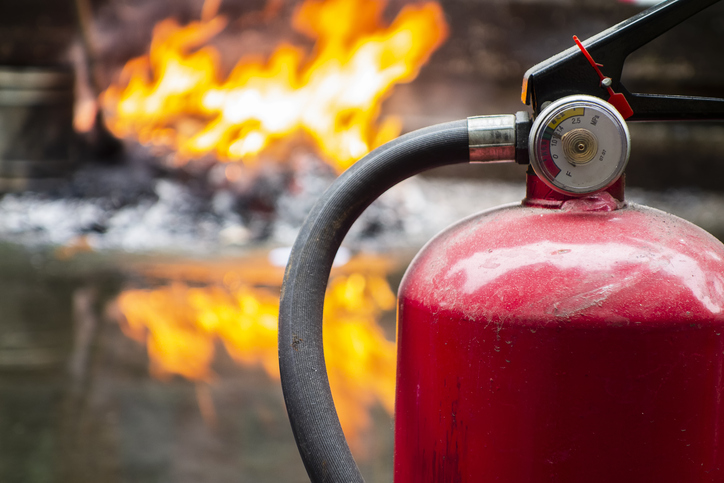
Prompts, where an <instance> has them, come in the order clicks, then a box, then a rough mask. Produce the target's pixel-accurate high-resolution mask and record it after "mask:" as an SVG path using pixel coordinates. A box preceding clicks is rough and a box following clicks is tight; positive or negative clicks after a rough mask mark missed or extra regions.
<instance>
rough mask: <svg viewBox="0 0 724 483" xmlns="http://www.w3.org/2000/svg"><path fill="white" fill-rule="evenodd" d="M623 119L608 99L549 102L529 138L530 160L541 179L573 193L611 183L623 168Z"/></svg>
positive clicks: (575, 98)
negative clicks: (606, 100)
mask: <svg viewBox="0 0 724 483" xmlns="http://www.w3.org/2000/svg"><path fill="white" fill-rule="evenodd" d="M629 139H630V137H629V132H628V127H627V126H626V121H624V119H623V117H621V115H620V114H619V113H618V111H616V109H615V108H614V107H613V106H611V105H610V104H608V103H607V102H605V101H603V100H601V99H599V98H597V97H592V96H583V95H579V96H571V97H565V98H563V99H559V100H558V101H556V102H554V103H553V104H551V105H550V106H548V107H547V108H546V109H545V110H544V111H543V112H542V113H541V114H540V115H539V116H538V118H537V119H536V121H535V123H534V124H533V127H532V129H531V136H530V140H529V143H530V145H529V151H530V158H531V159H530V161H531V165H532V166H533V169H534V170H535V172H536V174H537V175H538V177H540V178H541V179H542V180H543V182H545V183H546V184H547V185H548V186H550V187H551V188H553V189H554V190H556V191H559V192H561V193H565V194H571V195H584V194H587V193H593V192H596V191H600V190H602V189H605V188H607V187H608V186H610V185H611V184H612V183H613V182H614V181H616V179H618V177H619V176H621V174H622V173H623V171H624V169H625V168H626V163H627V162H628V158H629V153H630V144H629Z"/></svg>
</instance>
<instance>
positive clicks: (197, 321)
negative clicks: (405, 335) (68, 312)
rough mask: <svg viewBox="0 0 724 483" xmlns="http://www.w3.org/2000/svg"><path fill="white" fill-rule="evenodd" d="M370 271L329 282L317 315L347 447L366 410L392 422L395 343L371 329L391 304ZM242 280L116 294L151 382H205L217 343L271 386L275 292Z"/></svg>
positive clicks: (233, 277)
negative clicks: (376, 409) (143, 348)
mask: <svg viewBox="0 0 724 483" xmlns="http://www.w3.org/2000/svg"><path fill="white" fill-rule="evenodd" d="M351 265H352V266H354V264H351ZM370 268H371V269H370ZM375 268H379V265H378V266H377V267H375V264H374V263H372V264H370V265H369V267H368V269H367V270H366V271H363V272H357V271H356V272H354V273H351V274H342V275H336V276H335V277H333V278H332V280H331V281H330V284H329V288H328V292H327V298H326V302H325V307H324V320H325V322H324V341H325V359H326V362H327V369H328V373H329V380H330V385H331V387H332V394H333V397H334V400H335V404H336V406H337V411H338V414H339V418H340V422H341V424H342V427H343V429H344V431H345V434H346V435H347V437H348V438H349V439H350V443H351V444H352V445H353V447H354V446H358V439H359V435H360V434H361V432H362V431H363V430H364V429H365V428H367V427H368V426H369V425H370V423H371V421H370V416H369V408H370V407H371V406H373V405H374V404H375V403H380V404H381V405H382V406H383V407H384V408H385V409H386V410H387V411H388V412H389V414H392V411H393V406H394V397H395V364H396V349H395V343H394V342H392V341H389V340H388V339H387V337H386V336H385V333H384V331H383V330H382V328H381V327H380V326H379V325H378V323H377V321H378V319H379V317H380V315H381V314H382V312H383V311H387V310H391V309H393V308H394V305H395V297H394V295H393V294H392V292H391V290H390V287H389V285H388V283H387V280H386V279H385V276H384V273H380V272H379V271H377V270H375ZM187 273H188V272H187ZM248 276H249V274H248V273H247V274H240V273H237V272H227V273H226V274H225V275H224V276H223V282H221V283H216V284H211V285H209V286H205V287H192V286H190V285H189V284H187V283H183V282H174V283H172V284H170V285H167V286H163V287H161V288H157V289H152V290H126V291H124V292H123V293H121V295H120V296H119V299H118V302H119V307H120V309H121V312H122V313H123V315H124V318H123V319H124V320H122V321H121V328H122V330H123V332H124V333H125V334H126V335H127V336H129V337H131V338H133V339H135V340H137V341H138V342H140V343H145V344H146V345H147V350H148V354H149V359H150V370H151V373H152V374H153V375H154V376H156V377H158V378H161V379H167V378H170V377H172V376H173V375H179V376H183V377H185V378H187V379H190V380H194V381H199V382H212V381H213V380H214V374H213V372H212V370H211V363H212V362H213V359H214V348H215V344H216V342H217V341H218V340H220V341H221V342H222V344H223V346H224V347H225V349H226V351H227V352H228V353H229V354H230V355H231V357H232V358H233V359H234V360H235V361H236V362H238V363H239V364H243V365H245V366H252V367H253V366H257V367H261V368H263V369H264V371H265V372H266V373H267V374H268V375H269V376H270V377H272V378H274V379H278V378H279V369H278V355H277V334H278V332H277V319H278V315H279V313H278V304H279V299H278V292H277V291H274V290H272V289H269V288H258V287H255V286H254V285H253V284H251V283H249V282H248V281H247V280H245V279H246V278H247V277H248ZM252 277H253V275H252ZM266 282H267V283H268V280H266ZM207 412H208V411H207ZM358 449H359V448H358Z"/></svg>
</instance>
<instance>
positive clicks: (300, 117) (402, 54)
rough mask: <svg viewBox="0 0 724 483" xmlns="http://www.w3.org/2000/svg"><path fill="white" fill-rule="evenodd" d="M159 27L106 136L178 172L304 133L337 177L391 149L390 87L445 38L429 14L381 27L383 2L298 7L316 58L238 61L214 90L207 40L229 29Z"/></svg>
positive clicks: (332, 1)
mask: <svg viewBox="0 0 724 483" xmlns="http://www.w3.org/2000/svg"><path fill="white" fill-rule="evenodd" d="M211 4H213V5H211V6H209V7H208V8H207V6H206V5H205V6H204V7H205V9H204V15H203V16H202V20H201V21H197V22H191V23H189V24H188V25H184V26H182V25H179V24H178V23H177V22H176V21H175V20H172V19H166V20H163V21H162V22H160V23H159V24H157V25H156V27H155V28H154V31H153V40H152V42H151V46H150V52H149V54H148V55H146V56H143V57H139V58H136V59H133V60H131V61H130V62H128V64H127V65H126V66H125V67H124V69H123V72H122V74H121V78H120V79H119V81H118V82H117V83H116V84H114V85H111V86H110V87H109V88H108V89H107V90H106V91H105V92H104V93H103V95H102V96H101V103H102V105H103V107H104V111H105V114H106V122H107V123H108V127H109V129H110V130H111V131H112V132H113V133H114V134H116V135H117V136H119V137H134V138H136V139H138V140H139V141H140V142H141V143H143V144H148V145H154V146H163V147H167V148H170V149H172V150H174V151H175V152H176V153H177V158H178V159H179V160H180V161H181V162H185V161H187V160H189V159H193V158H198V157H202V156H204V155H208V154H210V155H213V156H215V157H216V158H217V159H220V160H222V161H230V160H242V159H243V160H245V161H246V162H253V158H254V156H256V155H258V154H259V153H260V152H262V151H264V150H265V149H267V148H269V147H270V146H271V145H272V144H274V143H280V142H283V140H285V139H288V138H289V136H290V135H291V134H293V133H297V132H303V133H306V135H307V137H308V138H310V139H312V140H313V141H314V143H315V145H316V147H317V149H318V151H319V152H320V153H321V154H322V155H323V157H325V158H326V160H327V161H329V162H330V163H332V164H333V165H334V166H335V167H336V168H337V169H339V170H342V169H345V168H347V167H348V166H350V165H351V164H352V163H353V162H354V161H355V160H356V159H358V158H359V157H361V156H363V155H364V154H366V153H367V152H368V151H369V150H370V149H372V148H374V147H377V146H379V145H380V144H383V143H385V142H387V141H389V140H390V139H392V138H394V137H396V136H397V135H398V134H399V133H400V130H401V123H400V121H399V119H396V118H394V117H387V118H385V119H384V120H382V121H381V122H378V120H379V117H380V110H381V104H382V102H383V101H384V99H385V98H386V97H387V96H388V94H389V92H390V90H391V89H392V87H393V86H394V85H395V84H397V83H401V82H409V81H411V80H412V79H414V78H415V77H416V76H417V74H418V72H419V69H420V67H421V66H422V65H423V64H424V63H425V62H426V61H427V59H428V57H429V56H430V54H431V53H432V52H433V51H434V50H435V49H436V48H437V47H438V46H439V45H440V44H441V43H442V41H443V40H444V38H445V37H446V36H447V24H446V23H445V20H444V15H443V12H442V9H441V7H440V6H439V5H438V4H437V3H434V2H430V3H421V4H415V5H409V6H406V7H405V8H403V9H402V10H401V11H400V13H399V15H398V16H397V18H396V19H395V20H394V21H393V22H392V24H391V25H389V26H385V23H384V21H383V19H382V13H383V10H384V8H385V6H386V1H385V0H306V1H305V2H304V3H303V4H302V5H301V6H299V7H298V8H297V10H296V12H295V15H294V18H293V26H294V28H295V29H296V30H298V31H300V32H302V33H304V34H306V35H308V36H309V37H311V38H313V39H315V40H316V45H315V47H314V50H313V52H312V54H311V55H310V54H308V53H306V52H305V51H303V50H302V49H301V48H298V47H295V46H292V45H288V44H284V45H280V46H279V47H278V48H277V49H276V51H275V52H274V53H273V54H272V55H271V57H270V58H269V59H268V60H266V61H264V60H261V59H259V58H257V57H248V58H242V59H241V60H240V61H239V62H238V63H237V65H236V66H235V67H234V69H233V70H232V72H231V73H230V74H229V75H228V77H227V78H226V79H225V80H220V79H219V67H218V66H219V53H218V52H217V51H216V50H215V49H214V48H213V47H210V46H205V45H206V44H207V43H208V42H209V40H211V39H212V38H213V37H214V36H215V35H217V34H218V33H219V32H221V31H222V30H223V29H224V27H225V26H226V20H225V19H224V18H223V17H220V16H211V14H209V12H214V11H215V9H216V8H218V2H211Z"/></svg>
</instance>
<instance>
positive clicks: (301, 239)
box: [279, 120, 469, 483]
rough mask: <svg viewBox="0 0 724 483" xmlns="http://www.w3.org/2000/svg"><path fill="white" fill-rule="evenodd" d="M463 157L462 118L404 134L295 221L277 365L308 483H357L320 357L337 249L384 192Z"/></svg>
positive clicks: (349, 172)
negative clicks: (326, 299) (301, 220)
mask: <svg viewBox="0 0 724 483" xmlns="http://www.w3.org/2000/svg"><path fill="white" fill-rule="evenodd" d="M468 161H469V147H468V124H467V121H465V120H463V121H455V122H450V123H446V124H439V125H437V126H432V127H429V128H425V129H421V130H419V131H415V132H412V133H409V134H406V135H405V136H402V137H400V138H398V139H396V140H394V141H392V142H390V143H387V144H385V145H384V146H381V147H379V148H377V149H375V150H374V151H372V152H371V153H370V154H368V155H367V156H366V157H364V158H363V159H362V160H361V161H359V162H358V163H356V164H355V165H354V166H352V167H351V168H350V169H348V170H347V171H345V172H344V173H343V174H342V175H341V176H340V177H339V178H338V179H337V180H336V181H335V182H334V183H333V184H332V186H331V187H330V188H329V189H328V190H327V191H326V192H325V193H324V195H323V196H322V198H321V199H320V200H319V201H318V202H317V203H316V204H315V205H314V208H312V211H311V213H310V214H309V216H308V217H307V219H306V221H305V222H304V225H302V228H301V231H300V232H299V235H298V237H297V240H296V242H295V243H294V247H293V248H292V253H291V256H290V258H289V263H288V264H287V268H286V273H285V275H284V283H283V285H282V293H281V303H280V308H279V365H280V370H281V381H282V389H283V391H284V400H285V402H286V405H287V412H288V413H289V420H290V422H291V424H292V430H293V432H294V437H295V439H296V441H297V446H298V447H299V452H300V454H301V456H302V460H303V461H304V466H305V467H306V469H307V473H308V474H309V477H310V478H311V480H312V482H314V483H317V482H345V483H346V482H362V481H364V480H363V479H362V475H361V473H360V471H359V468H357V465H356V463H355V461H354V459H353V458H352V453H350V450H349V446H348V445H347V441H346V440H345V438H344V434H343V433H342V428H341V426H340V424H339V418H338V417H337V412H336V410H335V408H334V402H333V401H332V393H331V391H330V388H329V380H328V378H327V368H326V365H325V362H324V349H323V344H322V312H323V309H324V294H325V291H326V289H327V281H328V279H329V273H330V270H331V268H332V261H333V260H334V257H335V255H336V253H337V249H338V248H339V246H340V244H341V243H342V240H343V239H344V237H345V235H346V234H347V231H348V230H349V228H350V227H351V226H352V223H353V222H354V221H355V220H356V219H357V218H358V217H359V216H360V214H362V212H363V211H364V210H365V209H366V208H367V207H368V206H369V205H370V203H372V202H373V201H374V200H375V199H377V198H378V197H379V196H380V195H381V194H382V193H384V192H385V191H387V189H389V188H390V187H392V186H393V185H395V184H397V183H399V182H400V181H402V180H404V179H406V178H409V177H410V176H413V175H415V174H417V173H420V172H422V171H425V170H428V169H432V168H435V167H438V166H444V165H449V164H456V163H465V162H468Z"/></svg>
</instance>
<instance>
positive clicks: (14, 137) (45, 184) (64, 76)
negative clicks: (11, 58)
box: [0, 67, 74, 192]
mask: <svg viewBox="0 0 724 483" xmlns="http://www.w3.org/2000/svg"><path fill="white" fill-rule="evenodd" d="M73 86H74V76H73V72H72V71H71V70H70V69H67V68H62V67H42V68H40V67H23V68H17V67H0V192H13V191H23V190H42V189H46V188H50V187H52V186H54V185H55V184H56V183H57V182H58V181H59V180H61V179H62V178H64V177H65V176H67V175H68V174H69V173H70V172H72V169H73V164H74V160H73V136H74V134H73V98H74V96H73Z"/></svg>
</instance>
